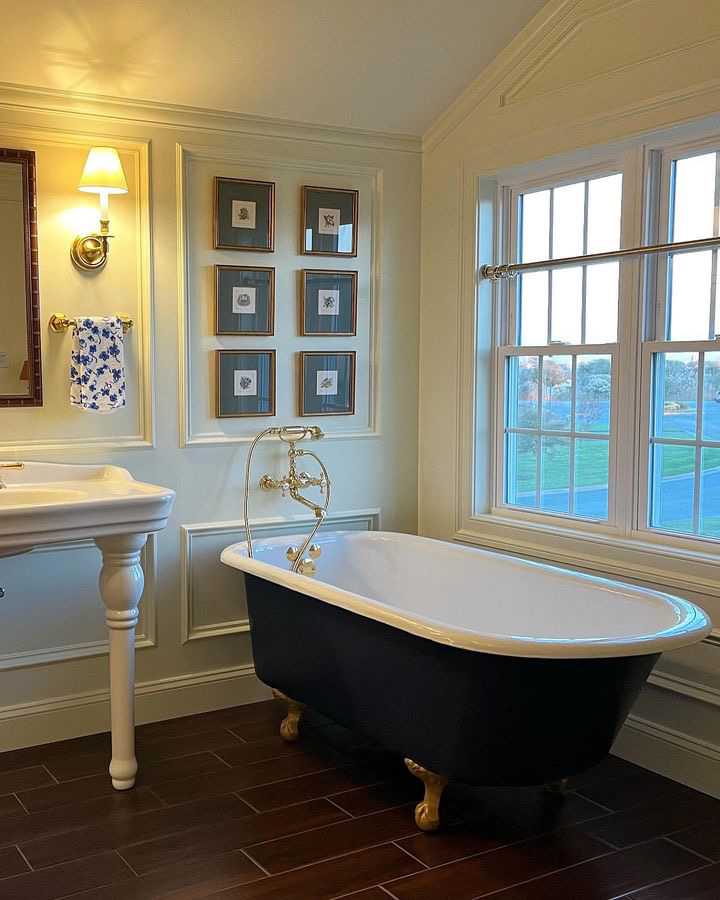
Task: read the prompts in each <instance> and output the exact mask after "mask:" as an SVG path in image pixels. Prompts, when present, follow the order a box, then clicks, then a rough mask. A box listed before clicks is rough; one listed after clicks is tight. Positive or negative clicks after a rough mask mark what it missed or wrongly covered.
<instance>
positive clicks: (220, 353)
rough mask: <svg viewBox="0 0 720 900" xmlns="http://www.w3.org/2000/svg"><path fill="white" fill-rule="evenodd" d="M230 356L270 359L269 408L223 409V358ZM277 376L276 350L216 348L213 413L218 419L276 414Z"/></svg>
mask: <svg viewBox="0 0 720 900" xmlns="http://www.w3.org/2000/svg"><path fill="white" fill-rule="evenodd" d="M231 356H236V357H241V356H267V357H269V360H270V366H269V371H268V380H269V384H268V388H269V390H268V405H269V409H267V410H263V411H261V412H258V411H256V410H255V411H254V410H249V411H241V410H235V411H233V412H227V411H223V409H224V408H225V407H224V405H223V400H224V398H223V395H222V384H223V374H224V373H223V371H222V369H223V360H224V359H228V358H229V357H231ZM276 377H277V366H276V351H275V350H265V349H262V350H255V349H248V350H245V349H244V348H243V349H240V350H216V351H215V414H216V416H217V418H218V419H238V418H258V417H261V416H274V415H275V414H276V402H275V399H276V385H275V381H276Z"/></svg>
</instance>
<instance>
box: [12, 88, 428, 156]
mask: <svg viewBox="0 0 720 900" xmlns="http://www.w3.org/2000/svg"><path fill="white" fill-rule="evenodd" d="M0 109H9V110H18V111H23V112H33V113H45V114H48V113H49V114H55V115H64V116H67V115H72V116H76V117H80V118H92V119H93V120H96V121H97V120H98V119H102V120H105V121H108V122H116V123H130V124H133V125H138V124H141V125H151V126H154V127H160V128H183V129H186V130H191V131H202V132H205V133H215V134H244V135H255V136H258V137H268V138H280V139H284V140H294V141H308V142H312V143H321V144H341V145H344V146H351V147H362V148H367V149H375V150H394V151H397V152H401V153H420V152H421V151H422V138H421V137H420V136H419V135H411V134H396V133H392V132H384V131H368V130H363V129H356V128H346V127H343V126H339V125H313V124H309V123H306V122H298V121H293V120H290V119H274V118H271V117H266V116H253V115H246V114H244V113H239V112H233V111H231V110H223V109H203V108H201V107H196V106H182V105H179V104H172V103H153V102H151V101H148V100H129V99H125V98H121V97H110V96H105V95H101V94H84V93H83V94H81V93H74V92H72V91H63V90H57V89H54V88H40V87H33V86H32V85H22V84H11V83H9V82H0Z"/></svg>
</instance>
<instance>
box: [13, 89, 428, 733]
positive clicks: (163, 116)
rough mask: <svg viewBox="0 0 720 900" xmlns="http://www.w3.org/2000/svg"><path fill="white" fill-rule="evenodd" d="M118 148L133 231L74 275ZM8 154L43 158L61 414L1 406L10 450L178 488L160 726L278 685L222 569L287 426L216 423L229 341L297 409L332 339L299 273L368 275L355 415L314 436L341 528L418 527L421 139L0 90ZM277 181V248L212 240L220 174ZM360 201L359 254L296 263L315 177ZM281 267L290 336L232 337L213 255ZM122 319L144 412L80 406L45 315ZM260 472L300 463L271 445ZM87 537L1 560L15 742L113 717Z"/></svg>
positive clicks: (267, 501)
mask: <svg viewBox="0 0 720 900" xmlns="http://www.w3.org/2000/svg"><path fill="white" fill-rule="evenodd" d="M95 144H109V145H112V146H116V147H118V149H119V150H120V153H121V157H122V161H123V165H124V168H125V173H126V176H127V179H128V184H129V186H130V191H129V193H128V194H127V195H124V196H121V197H112V198H111V201H110V216H111V230H112V232H113V234H115V235H116V237H115V239H114V241H113V243H112V247H111V253H110V259H109V262H108V265H107V268H106V270H105V271H103V272H102V273H99V274H96V275H89V276H88V275H85V274H82V273H79V272H77V271H76V270H75V269H74V268H73V267H72V264H71V262H70V258H69V249H70V243H71V240H72V238H73V236H74V235H75V234H76V233H77V232H78V231H80V230H81V228H83V227H91V228H92V227H96V218H97V212H96V210H97V207H96V206H94V205H93V204H94V201H95V198H94V197H92V196H91V195H86V194H80V193H78V192H77V190H76V185H77V181H78V179H79V176H80V172H81V170H82V165H83V161H84V157H85V154H86V152H87V149H88V148H89V147H90V146H92V145H95ZM0 146H4V147H23V148H27V149H32V150H35V151H36V153H37V175H38V204H37V205H38V216H39V258H40V300H41V308H42V312H41V316H42V325H43V331H42V337H43V347H42V350H43V370H44V387H45V397H46V400H45V406H44V407H42V408H40V409H10V410H2V411H0V458H4V459H7V458H10V457H20V458H22V459H39V460H57V461H68V462H86V461H87V462H90V461H95V462H107V463H114V464H118V465H122V466H126V467H127V468H129V469H130V471H131V472H132V473H133V475H135V476H136V477H137V478H139V479H142V480H145V481H150V482H154V483H157V484H161V485H165V486H168V487H171V488H174V489H175V490H176V491H177V494H178V498H177V503H176V506H175V511H174V514H173V517H172V519H171V521H170V523H169V525H168V528H167V530H166V531H164V532H163V533H161V534H160V535H158V536H157V537H156V538H155V539H151V541H150V542H149V544H148V548H147V550H146V552H145V558H144V562H145V568H146V580H147V587H146V591H145V595H144V597H143V601H142V604H141V609H142V616H141V621H140V625H139V628H138V647H139V649H138V660H137V668H138V672H137V675H138V683H139V688H138V718H139V720H140V721H148V720H151V719H154V718H166V717H168V716H172V715H179V714H184V713H188V712H193V711H197V710H201V709H207V708H212V707H217V706H223V705H230V704H233V703H239V702H243V701H248V700H250V699H254V698H257V697H259V696H264V695H265V694H264V693H263V688H262V687H261V686H260V684H259V682H257V680H256V679H255V678H254V676H253V673H252V657H251V652H250V644H249V635H248V634H247V623H246V621H245V611H244V604H243V600H242V596H241V593H240V590H239V582H238V580H237V579H233V578H229V577H228V573H227V572H225V571H223V569H222V567H221V566H220V563H219V562H218V560H217V556H218V552H219V550H220V549H221V548H222V547H223V546H225V545H227V544H229V543H231V542H233V541H235V540H239V539H240V538H241V534H240V525H241V521H240V520H241V504H242V482H243V477H244V464H245V455H246V451H247V446H248V438H249V436H250V435H252V434H253V433H255V432H257V431H259V430H261V429H262V428H264V427H265V426H266V425H267V424H268V422H269V421H270V420H268V419H266V418H261V419H257V420H253V419H242V420H239V419H236V420H223V421H222V423H221V422H220V421H219V420H217V419H214V418H213V416H212V409H213V385H212V383H211V377H210V373H211V366H210V359H211V357H212V355H213V351H214V348H215V347H236V346H237V347H252V346H254V344H258V346H261V347H265V346H266V347H268V348H275V349H276V350H277V353H278V363H279V365H278V383H277V392H278V416H277V417H276V419H275V422H277V423H280V419H281V418H283V417H287V416H290V417H291V418H294V415H295V407H294V400H295V397H296V393H297V390H296V382H295V367H294V353H295V352H296V351H297V350H298V349H301V348H302V347H306V348H307V349H319V348H321V347H323V346H327V347H329V348H331V349H332V348H334V347H335V345H336V342H334V341H332V340H328V341H327V343H325V342H324V341H323V342H320V341H318V340H314V341H313V340H312V339H301V338H298V337H297V336H296V334H297V331H296V327H297V314H296V304H297V274H296V273H297V270H299V269H301V268H303V267H306V268H315V267H318V265H319V264H322V265H325V263H326V262H327V264H328V266H329V267H332V266H335V265H337V266H338V267H341V268H357V269H359V270H360V272H361V275H360V293H359V298H358V299H359V306H360V310H361V314H360V323H361V328H360V330H359V332H358V337H357V338H356V339H348V338H343V339H340V341H339V342H338V343H340V344H342V346H343V347H345V346H347V347H348V348H353V349H356V350H357V351H358V357H359V360H360V367H361V370H362V378H361V379H360V380H359V385H358V412H357V414H356V416H354V417H348V419H345V418H344V417H334V418H330V417H328V418H324V419H323V420H322V422H321V424H322V427H323V429H324V430H325V431H326V432H327V433H328V439H327V440H325V441H323V443H322V444H321V445H319V446H318V448H317V449H318V450H319V452H320V453H321V455H322V456H323V458H324V460H325V462H326V464H327V465H328V468H329V470H330V473H331V476H332V479H333V486H334V492H333V503H332V507H331V517H330V524H331V525H332V524H333V523H335V524H338V525H339V526H341V527H348V528H369V527H378V526H379V524H380V522H381V523H382V526H383V527H387V528H390V529H397V530H401V531H411V532H413V531H415V529H416V519H417V466H416V459H417V402H418V401H417V393H418V386H417V385H418V327H419V241H420V231H419V229H420V168H421V166H420V152H419V151H420V147H419V142H416V141H413V140H409V139H404V138H403V139H401V138H395V137H391V136H387V137H385V136H383V135H368V134H365V133H360V132H352V131H347V130H344V129H333V128H322V129H321V128H312V127H306V126H298V127H294V126H288V125H284V124H277V125H276V124H273V123H270V122H266V121H256V120H253V119H249V118H242V117H235V116H228V115H211V114H208V113H204V112H202V111H199V110H198V111H194V110H189V109H185V108H183V109H174V108H168V107H163V108H156V107H153V106H151V105H148V104H140V103H123V102H119V101H118V102H110V101H106V100H103V101H100V100H82V101H80V100H77V99H75V98H72V97H70V96H69V95H68V96H65V95H63V94H59V93H52V92H42V93H41V92H37V93H30V92H24V91H19V90H16V89H4V88H3V89H0ZM213 174H218V175H231V176H234V177H238V176H243V174H245V175H247V177H250V178H254V177H263V178H265V177H267V178H270V179H273V180H276V181H278V186H279V187H278V199H277V217H278V218H277V228H278V232H277V240H276V247H277V250H276V252H275V253H274V254H263V255H262V260H261V261H259V259H258V258H256V257H255V256H254V255H253V254H249V253H248V254H244V253H230V252H228V251H222V252H216V251H214V250H212V243H211V234H212V229H211V219H210V210H211V203H210V194H209V190H210V184H211V176H212V175H213ZM303 183H308V184H321V185H322V184H325V183H327V184H333V185H335V184H336V185H342V186H346V187H357V188H359V189H360V191H361V197H360V208H361V227H362V230H361V245H360V254H359V256H358V259H357V260H352V261H347V260H344V261H342V264H341V263H339V262H338V263H336V262H335V261H334V260H328V261H326V260H321V259H320V258H319V257H300V256H299V255H298V253H297V245H296V241H297V235H298V233H299V219H298V215H299V185H300V184H303ZM231 260H232V261H233V262H236V263H237V264H242V263H247V264H261V265H273V266H275V267H276V270H277V278H278V295H277V303H276V334H275V337H268V338H261V339H256V340H255V341H253V339H251V338H237V339H233V338H228V337H225V338H216V337H215V336H214V335H213V334H212V330H213V328H212V321H213V319H212V303H213V296H212V278H211V277H209V274H208V273H209V272H211V271H212V266H213V265H214V264H215V263H216V262H229V261H231ZM58 310H62V311H64V312H66V313H67V314H68V315H70V316H72V315H76V314H96V315H97V314H111V313H120V312H124V313H127V314H128V315H130V316H131V317H132V318H133V319H135V321H136V323H137V324H136V327H135V328H134V329H133V331H132V332H131V333H130V334H129V335H128V337H127V341H126V363H127V367H128V384H129V389H128V407H127V409H126V410H124V411H122V412H119V413H117V414H116V415H112V416H93V415H92V414H85V413H81V412H78V411H76V410H73V409H71V408H70V406H69V403H68V400H67V394H68V364H69V346H70V336H69V334H68V335H64V336H61V335H54V334H51V333H50V332H49V331H48V330H47V321H48V319H49V317H50V315H51V314H52V313H53V312H55V311H58ZM256 459H257V470H256V474H257V476H258V478H259V476H260V474H262V471H266V470H267V471H275V472H277V471H279V470H280V467H281V466H282V465H283V464H284V460H285V457H284V456H283V455H282V453H281V451H280V448H279V447H278V446H277V444H276V443H269V444H268V445H267V446H263V447H262V448H261V450H260V451H259V452H258V454H257V456H256ZM302 514H303V510H302V508H301V507H299V506H297V505H295V504H292V502H291V501H290V500H284V501H283V500H280V499H279V498H275V497H271V496H266V495H260V492H259V491H258V492H256V493H255V495H254V498H253V509H252V515H253V517H254V518H255V519H257V520H258V521H259V526H258V533H260V534H263V533H269V532H274V531H286V530H287V529H288V528H291V527H292V525H293V523H292V522H291V521H285V520H286V519H288V518H289V517H296V516H298V515H300V516H302ZM98 568H99V556H98V554H97V552H96V551H95V550H94V548H92V546H88V545H79V546H74V547H72V548H68V547H65V548H53V549H46V550H40V551H35V552H33V553H31V554H29V555H27V556H24V557H16V558H13V559H2V560H0V584H2V585H3V587H5V589H6V591H7V594H6V597H5V599H4V600H3V601H2V605H0V685H2V687H1V688H0V723H1V724H0V749H6V748H10V747H14V746H21V745H24V744H28V743H34V742H40V741H47V740H53V739H59V738H62V737H66V736H69V735H73V734H80V733H83V732H91V731H97V730H101V729H103V728H106V727H107V726H108V723H109V719H108V705H107V686H108V675H107V659H106V655H105V654H106V645H105V634H104V616H103V610H102V605H101V603H100V600H99V597H98V594H97V589H96V578H97V571H98Z"/></svg>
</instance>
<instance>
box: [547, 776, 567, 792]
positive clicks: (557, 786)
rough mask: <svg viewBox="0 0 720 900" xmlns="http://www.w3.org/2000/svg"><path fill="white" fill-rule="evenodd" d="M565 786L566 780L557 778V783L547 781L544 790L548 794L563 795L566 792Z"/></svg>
mask: <svg viewBox="0 0 720 900" xmlns="http://www.w3.org/2000/svg"><path fill="white" fill-rule="evenodd" d="M567 786H568V780H567V778H558V780H557V781H548V782H547V784H546V785H545V790H546V791H548V793H550V794H564V793H565V791H566V790H567Z"/></svg>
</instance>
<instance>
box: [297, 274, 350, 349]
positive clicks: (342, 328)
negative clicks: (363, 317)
mask: <svg viewBox="0 0 720 900" xmlns="http://www.w3.org/2000/svg"><path fill="white" fill-rule="evenodd" d="M357 281H358V273H357V272H335V271H332V270H331V269H303V272H302V288H301V292H300V334H301V335H304V336H307V335H323V334H326V335H329V336H332V335H355V334H357Z"/></svg>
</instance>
